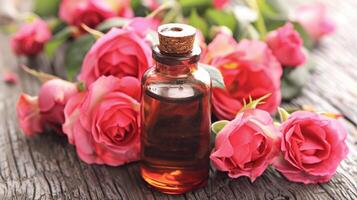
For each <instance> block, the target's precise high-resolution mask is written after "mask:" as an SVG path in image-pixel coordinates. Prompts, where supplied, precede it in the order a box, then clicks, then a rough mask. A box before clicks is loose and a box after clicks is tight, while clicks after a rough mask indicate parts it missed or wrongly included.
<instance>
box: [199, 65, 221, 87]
mask: <svg viewBox="0 0 357 200" xmlns="http://www.w3.org/2000/svg"><path fill="white" fill-rule="evenodd" d="M199 66H200V67H202V68H203V69H205V70H206V71H207V72H208V74H209V75H210V77H211V80H212V87H213V88H225V85H224V80H223V76H222V74H221V72H220V71H219V70H218V69H217V68H215V67H213V66H211V65H206V64H203V63H199Z"/></svg>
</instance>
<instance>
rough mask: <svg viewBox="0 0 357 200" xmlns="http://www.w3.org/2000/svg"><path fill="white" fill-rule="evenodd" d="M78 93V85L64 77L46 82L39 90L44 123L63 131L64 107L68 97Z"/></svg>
mask: <svg viewBox="0 0 357 200" xmlns="http://www.w3.org/2000/svg"><path fill="white" fill-rule="evenodd" d="M77 93H78V88H77V85H76V84H74V83H71V82H68V81H65V80H62V79H53V80H50V81H47V82H45V83H44V84H43V85H42V86H41V88H40V92H39V97H38V101H39V108H40V112H41V116H42V117H43V121H44V123H46V124H48V125H50V126H51V127H52V128H54V129H55V130H57V131H58V132H61V131H60V130H61V128H59V127H60V126H61V125H62V124H63V123H64V113H63V110H64V107H65V105H66V103H67V101H68V99H69V98H70V97H71V96H73V95H75V94H77Z"/></svg>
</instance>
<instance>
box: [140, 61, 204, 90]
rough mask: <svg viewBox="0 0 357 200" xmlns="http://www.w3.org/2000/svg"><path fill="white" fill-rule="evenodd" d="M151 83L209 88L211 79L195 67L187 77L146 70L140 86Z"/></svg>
mask: <svg viewBox="0 0 357 200" xmlns="http://www.w3.org/2000/svg"><path fill="white" fill-rule="evenodd" d="M151 83H155V84H156V83H173V84H176V83H192V84H203V85H206V86H208V87H211V78H210V76H209V74H208V72H207V71H206V70H205V69H203V68H202V67H199V66H198V67H197V69H196V70H194V71H192V73H190V74H188V75H187V76H177V77H176V76H170V75H166V74H162V73H160V72H157V71H156V70H155V67H151V68H150V69H148V70H147V71H146V72H145V73H144V75H143V78H142V85H146V84H151Z"/></svg>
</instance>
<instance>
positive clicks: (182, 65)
mask: <svg viewBox="0 0 357 200" xmlns="http://www.w3.org/2000/svg"><path fill="white" fill-rule="evenodd" d="M200 54H201V49H200V48H199V47H196V48H194V49H193V50H192V52H191V53H189V54H185V55H165V54H162V53H161V52H160V50H159V49H158V48H157V47H154V48H153V58H154V60H155V62H156V65H155V70H156V71H157V72H158V73H161V74H164V75H168V76H177V77H180V76H187V75H189V74H191V73H192V72H194V71H196V70H197V66H198V60H199V59H200Z"/></svg>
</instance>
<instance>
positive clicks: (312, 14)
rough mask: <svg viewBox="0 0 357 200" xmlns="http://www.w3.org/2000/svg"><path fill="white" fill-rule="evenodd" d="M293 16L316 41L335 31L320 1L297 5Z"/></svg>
mask: <svg viewBox="0 0 357 200" xmlns="http://www.w3.org/2000/svg"><path fill="white" fill-rule="evenodd" d="M294 18H295V19H296V21H298V22H299V23H300V24H301V25H302V27H303V28H304V29H305V30H306V32H307V33H308V34H309V35H310V36H311V37H312V38H313V39H314V40H316V41H317V40H319V39H321V38H322V37H323V36H325V35H328V34H330V33H333V32H334V31H335V24H334V22H333V21H332V20H331V19H329V18H328V16H327V11H326V7H325V6H324V5H323V4H320V3H315V4H310V5H304V6H301V7H299V8H298V9H297V10H296V11H295V13H294Z"/></svg>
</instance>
